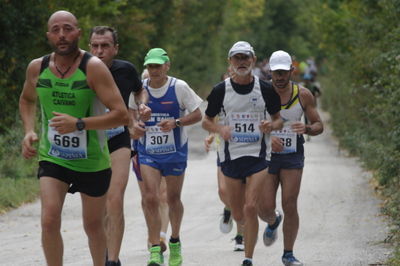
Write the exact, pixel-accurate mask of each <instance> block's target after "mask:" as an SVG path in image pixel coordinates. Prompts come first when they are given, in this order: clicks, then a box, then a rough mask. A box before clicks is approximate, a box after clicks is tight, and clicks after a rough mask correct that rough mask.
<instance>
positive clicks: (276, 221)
mask: <svg viewBox="0 0 400 266" xmlns="http://www.w3.org/2000/svg"><path fill="white" fill-rule="evenodd" d="M278 226H279V221H278V218H275V222H274V223H273V224H271V225H268V227H269V228H270V229H271V230H275V229H276V228H277V227H278Z"/></svg>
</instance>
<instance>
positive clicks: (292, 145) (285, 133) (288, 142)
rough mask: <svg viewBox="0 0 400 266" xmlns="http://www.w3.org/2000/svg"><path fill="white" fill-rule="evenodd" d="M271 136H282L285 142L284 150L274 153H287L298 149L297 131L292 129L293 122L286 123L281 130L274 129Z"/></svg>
mask: <svg viewBox="0 0 400 266" xmlns="http://www.w3.org/2000/svg"><path fill="white" fill-rule="evenodd" d="M271 136H275V137H278V138H280V139H281V141H282V143H283V151H281V152H274V153H277V154H286V153H294V152H296V151H297V133H296V132H293V131H292V128H291V124H287V125H285V126H284V127H283V128H282V129H281V130H274V131H272V132H271Z"/></svg>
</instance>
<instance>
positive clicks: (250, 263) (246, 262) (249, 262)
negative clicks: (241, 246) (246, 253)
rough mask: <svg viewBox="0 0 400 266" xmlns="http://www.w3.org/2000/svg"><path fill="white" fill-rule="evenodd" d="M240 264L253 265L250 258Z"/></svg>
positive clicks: (243, 265)
mask: <svg viewBox="0 0 400 266" xmlns="http://www.w3.org/2000/svg"><path fill="white" fill-rule="evenodd" d="M242 266H253V263H252V262H251V260H244V261H243V262H242Z"/></svg>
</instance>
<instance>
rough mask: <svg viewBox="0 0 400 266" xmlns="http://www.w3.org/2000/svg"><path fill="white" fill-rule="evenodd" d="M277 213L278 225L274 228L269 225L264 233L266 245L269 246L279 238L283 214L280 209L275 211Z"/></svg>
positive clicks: (276, 221)
mask: <svg viewBox="0 0 400 266" xmlns="http://www.w3.org/2000/svg"><path fill="white" fill-rule="evenodd" d="M275 213H276V220H275V224H276V223H278V224H277V225H276V227H275V228H274V229H271V227H270V226H269V225H267V227H266V228H265V231H264V234H263V241H264V245H265V246H267V247H268V246H271V245H272V244H273V243H274V242H275V241H276V239H277V238H278V227H279V225H280V224H281V221H282V214H281V213H280V212H279V211H275Z"/></svg>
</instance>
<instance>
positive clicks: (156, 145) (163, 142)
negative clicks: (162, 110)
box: [146, 126, 176, 154]
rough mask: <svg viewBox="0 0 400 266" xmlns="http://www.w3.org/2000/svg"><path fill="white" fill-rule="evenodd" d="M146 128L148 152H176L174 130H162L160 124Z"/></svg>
mask: <svg viewBox="0 0 400 266" xmlns="http://www.w3.org/2000/svg"><path fill="white" fill-rule="evenodd" d="M146 129H147V131H146V152H147V153H148V154H167V153H173V152H176V147H175V138H174V131H173V130H171V131H169V132H162V131H161V128H160V127H159V126H149V127H146Z"/></svg>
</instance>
